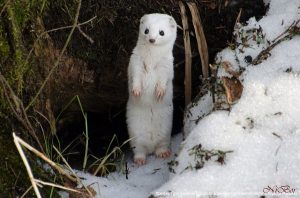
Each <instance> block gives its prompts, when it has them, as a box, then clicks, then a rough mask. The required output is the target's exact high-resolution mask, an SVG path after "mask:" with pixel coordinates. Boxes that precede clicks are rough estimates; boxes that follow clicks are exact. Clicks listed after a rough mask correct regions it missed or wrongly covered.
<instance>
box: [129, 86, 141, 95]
mask: <svg viewBox="0 0 300 198" xmlns="http://www.w3.org/2000/svg"><path fill="white" fill-rule="evenodd" d="M131 92H132V94H133V95H134V96H135V97H138V96H140V95H141V88H140V87H133V89H132V91H131Z"/></svg>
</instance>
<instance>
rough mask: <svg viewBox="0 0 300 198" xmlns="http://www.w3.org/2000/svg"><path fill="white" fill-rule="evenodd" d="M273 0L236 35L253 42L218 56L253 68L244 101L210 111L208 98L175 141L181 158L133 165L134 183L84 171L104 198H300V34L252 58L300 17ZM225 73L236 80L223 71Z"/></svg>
mask: <svg viewBox="0 0 300 198" xmlns="http://www.w3.org/2000/svg"><path fill="white" fill-rule="evenodd" d="M265 2H270V8H269V10H268V12H267V14H266V16H264V17H263V18H262V19H261V20H259V21H256V20H255V18H251V19H249V22H248V25H246V26H242V25H240V26H239V27H237V29H236V30H235V34H236V35H237V41H239V39H240V42H244V44H245V42H246V44H247V45H242V44H237V46H236V49H235V50H231V49H224V50H223V51H222V52H220V53H219V54H218V55H217V58H216V62H217V63H220V62H221V61H228V62H230V63H231V65H232V67H233V68H234V69H241V68H243V69H244V70H245V71H244V72H243V73H242V75H241V76H240V77H239V79H240V80H241V82H242V84H243V86H244V90H243V93H242V96H241V98H240V100H239V101H238V102H237V103H236V104H235V105H233V106H232V108H231V110H230V111H225V110H224V111H221V110H219V111H214V112H211V113H209V111H210V110H211V109H212V100H211V99H210V98H209V97H211V96H210V95H206V96H205V98H202V100H200V101H199V103H198V104H199V105H198V106H195V107H193V108H194V109H191V112H193V115H192V116H190V117H189V120H187V121H186V122H185V123H186V126H185V130H190V132H189V135H188V136H187V138H186V140H185V141H183V142H182V144H181V148H180V149H179V148H178V147H179V145H180V142H181V140H182V138H181V136H176V137H174V138H173V139H172V147H173V148H172V150H173V152H176V151H177V150H178V149H179V150H178V156H176V157H175V156H172V158H170V159H167V160H161V159H156V158H155V157H149V158H148V162H147V164H146V165H145V166H142V167H137V166H136V165H134V164H133V163H132V162H131V161H130V162H129V165H128V168H129V174H128V179H126V177H125V175H124V174H123V173H118V172H115V173H111V174H110V175H108V176H107V177H105V178H104V177H103V178H100V177H93V176H90V175H87V174H83V173H81V172H79V173H78V175H79V176H80V177H83V178H85V179H84V180H83V182H84V183H85V184H86V185H90V184H92V187H93V188H94V189H95V190H96V191H97V197H118V198H122V197H124V198H125V197H129V198H143V197H149V196H150V195H153V196H152V197H242V196H243V197H253V198H254V197H260V196H265V197H270V196H272V195H273V196H277V197H283V196H287V195H289V197H300V36H299V35H298V36H294V37H293V38H292V39H288V40H285V41H283V42H281V43H280V44H279V45H277V46H275V47H274V48H273V49H272V50H271V51H270V53H271V55H270V57H268V58H267V59H266V60H264V61H262V63H260V64H258V65H255V66H253V65H251V64H249V63H247V61H246V60H245V57H246V56H251V57H252V58H253V59H254V58H255V57H256V56H257V55H258V54H259V52H260V51H261V50H263V49H266V48H267V47H268V46H269V45H270V44H271V43H270V42H271V41H273V40H274V39H275V38H276V37H277V36H279V35H280V34H281V33H282V32H284V31H285V30H286V29H287V28H288V27H289V26H290V25H291V24H292V23H293V22H294V21H297V20H299V19H300V0H269V1H265ZM298 27H299V25H298ZM253 34H255V37H251V35H252V36H253ZM246 37H248V38H251V39H248V40H247V39H246V41H245V39H244V38H246ZM223 75H226V76H228V74H226V73H225V71H222V69H220V70H219V72H218V76H223ZM203 104H205V105H203ZM199 106H200V109H199ZM195 109H197V110H195ZM201 109H202V112H201ZM206 114H208V115H206ZM203 115H206V116H204V117H203ZM199 117H203V118H202V119H201V120H200V121H199V122H197V123H195V122H194V120H195V119H198V118H199ZM171 160H172V164H173V165H172V166H171V170H172V171H171V172H170V171H169V166H168V164H167V163H168V162H170V161H171Z"/></svg>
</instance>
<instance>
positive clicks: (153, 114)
mask: <svg viewBox="0 0 300 198" xmlns="http://www.w3.org/2000/svg"><path fill="white" fill-rule="evenodd" d="M176 32H177V24H176V22H175V20H174V18H173V17H171V16H169V15H166V14H157V13H155V14H147V15H144V16H143V17H142V18H141V20H140V28H139V36H138V41H137V44H136V46H135V48H134V49H133V52H132V55H131V57H130V62H129V66H128V85H129V99H128V103H127V125H128V132H129V136H130V138H131V141H130V143H131V147H132V148H133V152H134V162H135V163H136V164H138V165H143V164H145V163H146V155H147V154H150V153H153V152H154V153H155V154H156V156H158V157H160V158H167V157H169V156H170V155H171V151H170V148H169V147H170V138H171V130H172V120H173V102H172V98H173V84H172V80H173V76H174V71H173V60H174V58H173V53H172V51H173V45H174V43H175V40H176Z"/></svg>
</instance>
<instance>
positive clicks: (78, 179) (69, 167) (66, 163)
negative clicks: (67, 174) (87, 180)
mask: <svg viewBox="0 0 300 198" xmlns="http://www.w3.org/2000/svg"><path fill="white" fill-rule="evenodd" d="M53 148H54V150H55V151H56V152H57V154H58V155H59V156H60V157H61V159H62V160H63V162H64V163H65V165H66V166H67V167H68V169H69V170H70V171H71V172H72V174H73V175H74V176H75V177H76V178H77V181H78V182H80V184H81V185H82V186H83V187H84V188H85V189H86V191H87V192H88V194H89V195H90V196H91V197H93V194H92V192H91V191H90V190H89V189H88V188H87V187H86V186H85V185H84V184H83V183H82V181H81V179H80V178H79V177H78V176H77V175H76V174H75V172H74V170H73V169H72V168H71V166H70V165H69V163H68V162H67V160H66V159H65V158H64V157H63V155H62V154H61V153H60V152H59V150H58V149H57V148H56V147H55V146H53Z"/></svg>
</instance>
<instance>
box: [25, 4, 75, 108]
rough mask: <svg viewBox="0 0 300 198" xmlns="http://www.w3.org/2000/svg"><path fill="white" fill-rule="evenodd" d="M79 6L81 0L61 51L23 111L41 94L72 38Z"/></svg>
mask: <svg viewBox="0 0 300 198" xmlns="http://www.w3.org/2000/svg"><path fill="white" fill-rule="evenodd" d="M80 8H81V0H79V3H78V7H77V11H76V15H75V19H74V23H73V26H72V29H71V31H70V33H69V36H68V38H67V40H66V43H65V45H64V47H63V49H62V51H61V52H60V54H59V56H58V59H57V60H56V62H55V63H54V66H53V67H52V69H51V70H50V72H49V74H48V75H47V77H46V79H45V80H44V82H43V84H42V85H41V87H40V89H39V90H38V92H37V93H36V95H35V96H34V98H33V99H32V100H31V101H30V103H29V104H28V105H27V107H26V108H25V111H27V110H28V109H29V107H31V106H32V105H33V103H34V102H35V101H36V100H37V98H38V96H39V95H40V94H41V92H42V91H43V89H44V87H45V85H46V83H47V82H48V80H49V79H50V76H51V75H52V74H53V72H54V71H55V69H56V68H57V67H58V65H59V63H60V60H61V58H62V56H63V54H64V53H65V50H66V49H67V46H68V44H69V42H70V40H71V38H72V35H73V33H74V30H75V28H76V27H77V23H78V18H79V12H80Z"/></svg>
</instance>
